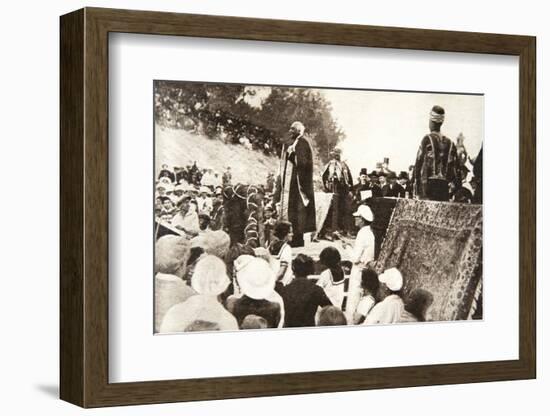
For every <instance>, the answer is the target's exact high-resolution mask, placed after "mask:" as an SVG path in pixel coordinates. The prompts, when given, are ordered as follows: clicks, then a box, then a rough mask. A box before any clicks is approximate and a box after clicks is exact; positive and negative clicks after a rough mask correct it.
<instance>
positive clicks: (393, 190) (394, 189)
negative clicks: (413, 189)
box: [382, 172, 405, 198]
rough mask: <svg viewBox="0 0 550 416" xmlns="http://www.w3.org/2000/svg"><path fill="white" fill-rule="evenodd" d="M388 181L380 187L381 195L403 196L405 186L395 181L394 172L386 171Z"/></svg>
mask: <svg viewBox="0 0 550 416" xmlns="http://www.w3.org/2000/svg"><path fill="white" fill-rule="evenodd" d="M387 179H388V183H387V184H386V185H384V187H383V188H382V195H383V196H387V197H392V198H405V188H403V187H402V186H401V185H399V184H398V183H397V175H396V174H395V172H390V173H388V176H387Z"/></svg>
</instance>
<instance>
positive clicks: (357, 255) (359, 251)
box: [350, 231, 366, 264]
mask: <svg viewBox="0 0 550 416" xmlns="http://www.w3.org/2000/svg"><path fill="white" fill-rule="evenodd" d="M365 245H366V242H365V238H364V234H363V233H362V232H361V231H359V233H358V234H357V239H356V240H355V244H354V245H353V249H352V251H351V253H350V260H351V261H352V262H353V264H358V263H360V262H361V257H362V256H363V250H364V249H365Z"/></svg>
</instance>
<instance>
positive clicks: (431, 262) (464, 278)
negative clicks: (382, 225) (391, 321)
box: [377, 199, 483, 321]
mask: <svg viewBox="0 0 550 416" xmlns="http://www.w3.org/2000/svg"><path fill="white" fill-rule="evenodd" d="M482 233H483V219H482V206H481V205H472V204H458V203H447V202H436V201H425V200H413V199H398V200H397V203H396V206H395V209H394V210H393V214H392V217H391V221H390V224H389V226H388V229H387V231H386V236H385V238H384V242H383V243H382V248H381V251H380V256H379V257H378V262H377V269H378V270H377V271H378V272H379V273H380V272H382V271H383V270H385V269H387V268H390V267H397V268H398V269H399V270H400V271H401V272H402V273H403V276H404V279H405V284H404V288H403V294H404V297H405V299H406V298H407V296H408V295H409V294H410V293H411V292H412V291H413V290H414V289H419V288H421V289H425V290H427V291H429V292H431V294H432V295H433V298H434V301H433V304H432V306H431V308H430V309H429V310H428V315H427V320H433V321H448V320H457V319H468V318H472V317H476V318H479V317H480V316H479V314H480V311H481V307H480V306H481V292H482V290H481V288H482V236H483V234H482ZM476 312H477V313H476Z"/></svg>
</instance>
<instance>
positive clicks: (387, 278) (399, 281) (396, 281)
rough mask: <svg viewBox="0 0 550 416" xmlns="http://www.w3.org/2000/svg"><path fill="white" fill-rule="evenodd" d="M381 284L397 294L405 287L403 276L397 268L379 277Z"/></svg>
mask: <svg viewBox="0 0 550 416" xmlns="http://www.w3.org/2000/svg"><path fill="white" fill-rule="evenodd" d="M378 280H380V283H384V284H385V285H386V286H387V287H388V289H390V290H391V291H392V292H397V291H398V290H401V288H402V287H403V275H402V274H401V272H400V271H399V270H397V269H396V268H395V267H392V268H391V269H388V270H386V271H384V273H382V274H381V275H380V276H378Z"/></svg>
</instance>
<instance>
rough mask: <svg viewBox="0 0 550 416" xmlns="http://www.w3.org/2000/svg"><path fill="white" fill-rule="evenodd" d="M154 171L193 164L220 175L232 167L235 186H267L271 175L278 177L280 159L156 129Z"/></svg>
mask: <svg viewBox="0 0 550 416" xmlns="http://www.w3.org/2000/svg"><path fill="white" fill-rule="evenodd" d="M155 152H156V154H155V156H156V161H155V162H156V165H155V171H156V173H158V172H159V170H160V168H161V165H162V164H164V163H166V164H167V165H168V166H169V167H170V168H173V167H174V166H187V165H188V164H192V163H193V162H194V161H196V162H197V166H198V167H199V168H201V169H205V168H211V169H214V171H216V172H219V173H220V174H221V173H223V172H224V171H225V169H226V168H227V166H231V172H232V175H233V183H237V182H241V183H246V184H254V185H259V184H265V181H266V176H267V174H268V172H273V173H277V169H278V158H276V157H273V156H266V155H265V154H263V153H262V152H258V151H255V150H248V149H246V148H245V147H244V146H241V145H231V144H225V143H223V142H222V141H220V140H217V139H210V138H208V137H206V136H201V135H198V134H195V133H190V132H188V131H185V130H180V129H171V128H165V127H161V126H159V125H156V126H155Z"/></svg>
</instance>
